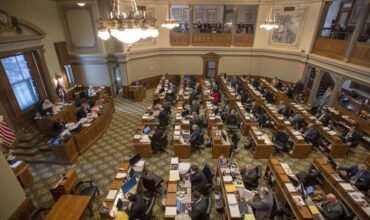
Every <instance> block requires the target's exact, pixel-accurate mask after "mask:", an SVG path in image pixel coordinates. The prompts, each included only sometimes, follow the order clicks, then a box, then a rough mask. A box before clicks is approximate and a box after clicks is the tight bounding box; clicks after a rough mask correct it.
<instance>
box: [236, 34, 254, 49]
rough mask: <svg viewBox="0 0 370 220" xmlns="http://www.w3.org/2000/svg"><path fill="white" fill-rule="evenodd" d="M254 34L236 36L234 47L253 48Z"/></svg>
mask: <svg viewBox="0 0 370 220" xmlns="http://www.w3.org/2000/svg"><path fill="white" fill-rule="evenodd" d="M253 36H254V35H253V34H235V39H234V46H237V47H252V46H253Z"/></svg>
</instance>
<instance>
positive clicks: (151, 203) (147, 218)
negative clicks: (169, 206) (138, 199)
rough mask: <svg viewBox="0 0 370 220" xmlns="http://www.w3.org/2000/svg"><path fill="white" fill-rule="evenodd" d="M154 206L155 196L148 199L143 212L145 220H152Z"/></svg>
mask: <svg viewBox="0 0 370 220" xmlns="http://www.w3.org/2000/svg"><path fill="white" fill-rule="evenodd" d="M154 205H155V196H153V197H152V198H150V200H149V202H148V207H147V209H146V211H145V220H150V219H151V218H152V213H153V208H154Z"/></svg>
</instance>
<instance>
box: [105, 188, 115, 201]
mask: <svg viewBox="0 0 370 220" xmlns="http://www.w3.org/2000/svg"><path fill="white" fill-rule="evenodd" d="M117 192H118V190H113V189H111V190H109V192H108V195H107V197H106V199H107V200H114V199H115V198H116V195H117Z"/></svg>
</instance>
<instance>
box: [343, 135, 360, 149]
mask: <svg viewBox="0 0 370 220" xmlns="http://www.w3.org/2000/svg"><path fill="white" fill-rule="evenodd" d="M349 132H350V131H349ZM349 132H347V133H346V134H345V135H344V136H343V139H344V141H345V142H346V143H348V142H351V143H352V144H351V145H350V147H357V145H358V144H359V143H360V142H361V136H360V135H359V134H358V133H357V132H354V133H353V134H352V135H350V136H349V137H347V134H348V133H349Z"/></svg>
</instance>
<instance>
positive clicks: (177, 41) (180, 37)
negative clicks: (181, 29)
mask: <svg viewBox="0 0 370 220" xmlns="http://www.w3.org/2000/svg"><path fill="white" fill-rule="evenodd" d="M170 43H171V46H189V33H178V32H170Z"/></svg>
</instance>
